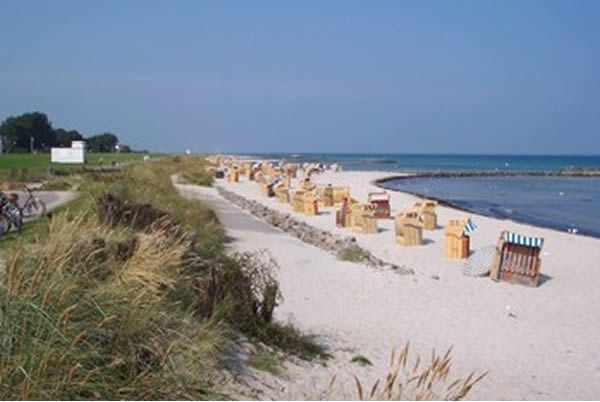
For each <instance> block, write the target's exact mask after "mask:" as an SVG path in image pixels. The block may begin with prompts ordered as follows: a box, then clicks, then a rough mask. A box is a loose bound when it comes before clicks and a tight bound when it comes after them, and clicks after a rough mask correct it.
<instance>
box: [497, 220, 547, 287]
mask: <svg viewBox="0 0 600 402" xmlns="http://www.w3.org/2000/svg"><path fill="white" fill-rule="evenodd" d="M507 233H509V232H507V231H503V232H502V233H501V234H500V237H499V239H498V244H497V246H496V253H495V255H494V259H493V262H492V266H491V267H490V278H491V279H492V280H494V281H505V282H509V283H516V284H520V285H525V286H530V287H537V286H538V284H539V278H540V268H541V265H542V260H541V258H540V254H541V251H542V245H541V244H542V242H541V241H540V243H539V245H535V246H533V245H525V244H518V242H511V241H507V239H506V235H507ZM517 236H518V235H517ZM519 237H520V238H525V237H523V236H519ZM525 239H527V238H525Z"/></svg>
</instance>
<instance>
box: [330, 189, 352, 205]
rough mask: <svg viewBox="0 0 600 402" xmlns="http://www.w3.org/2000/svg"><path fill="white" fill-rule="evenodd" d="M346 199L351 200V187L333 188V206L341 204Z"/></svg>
mask: <svg viewBox="0 0 600 402" xmlns="http://www.w3.org/2000/svg"><path fill="white" fill-rule="evenodd" d="M345 199H350V187H346V186H334V187H333V204H334V205H336V204H341V203H342V202H343V201H344V200H345Z"/></svg>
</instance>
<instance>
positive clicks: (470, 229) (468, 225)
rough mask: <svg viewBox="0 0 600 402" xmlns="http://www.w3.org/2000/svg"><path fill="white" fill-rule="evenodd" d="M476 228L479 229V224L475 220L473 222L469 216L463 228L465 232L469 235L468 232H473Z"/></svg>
mask: <svg viewBox="0 0 600 402" xmlns="http://www.w3.org/2000/svg"><path fill="white" fill-rule="evenodd" d="M475 229H477V225H476V224H475V222H473V221H472V220H471V218H469V220H468V221H467V223H466V224H465V228H464V229H463V233H464V234H466V235H468V234H470V233H472V232H473V231H475Z"/></svg>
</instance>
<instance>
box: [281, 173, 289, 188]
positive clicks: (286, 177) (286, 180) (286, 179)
mask: <svg viewBox="0 0 600 402" xmlns="http://www.w3.org/2000/svg"><path fill="white" fill-rule="evenodd" d="M280 180H281V182H282V183H283V184H284V185H285V187H287V188H290V187H292V176H289V175H287V174H284V175H283V176H281V177H280Z"/></svg>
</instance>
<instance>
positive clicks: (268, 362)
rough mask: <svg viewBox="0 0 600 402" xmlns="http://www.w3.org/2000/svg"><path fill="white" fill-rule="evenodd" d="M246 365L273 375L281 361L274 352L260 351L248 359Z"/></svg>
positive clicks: (277, 370) (278, 369)
mask: <svg viewBox="0 0 600 402" xmlns="http://www.w3.org/2000/svg"><path fill="white" fill-rule="evenodd" d="M248 365H249V366H250V367H254V368H255V369H257V370H261V371H266V372H267V373H271V374H273V375H277V374H279V371H280V365H281V362H280V361H279V358H278V357H277V355H275V353H273V352H268V351H265V350H263V351H260V352H258V353H257V354H255V355H253V356H251V357H250V358H249V359H248Z"/></svg>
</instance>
